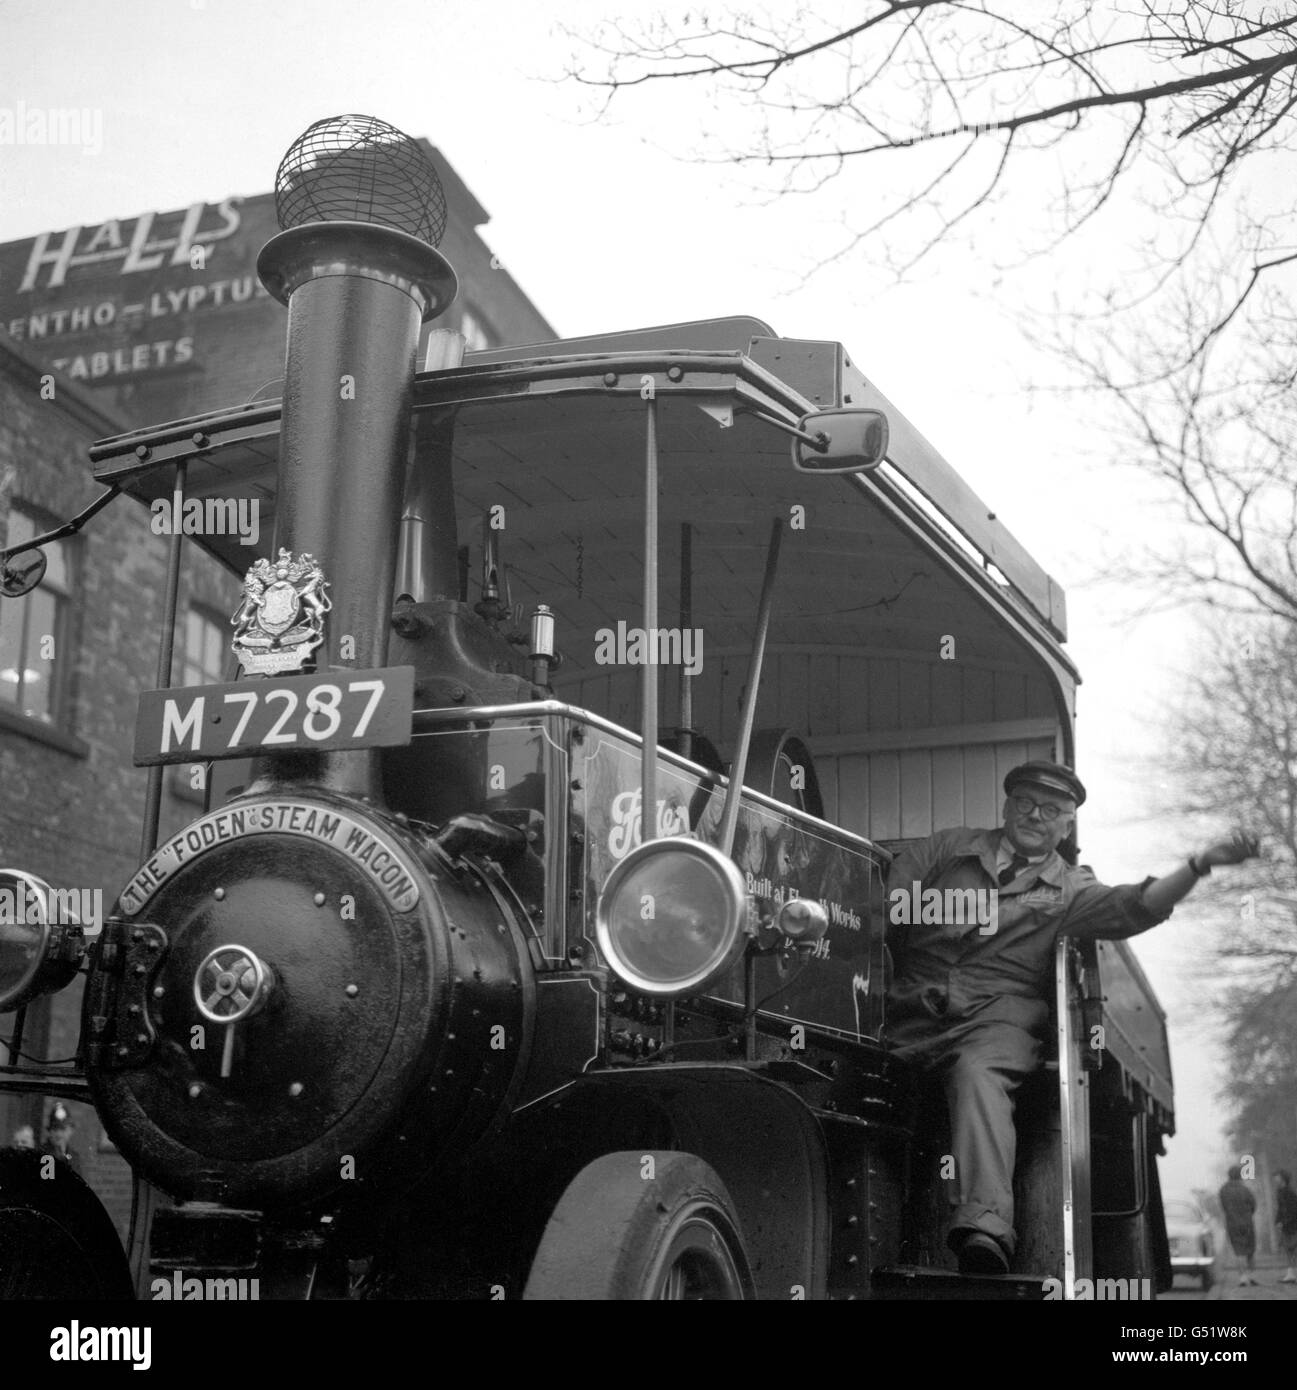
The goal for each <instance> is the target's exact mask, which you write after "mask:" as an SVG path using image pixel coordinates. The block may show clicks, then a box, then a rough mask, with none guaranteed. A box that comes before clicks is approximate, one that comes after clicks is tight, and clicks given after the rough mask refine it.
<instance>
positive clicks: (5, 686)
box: [0, 502, 72, 725]
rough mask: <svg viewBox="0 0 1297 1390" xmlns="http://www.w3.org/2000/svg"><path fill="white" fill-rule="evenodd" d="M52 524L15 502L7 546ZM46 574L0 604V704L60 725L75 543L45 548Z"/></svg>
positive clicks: (67, 667) (57, 543) (68, 664)
mask: <svg viewBox="0 0 1297 1390" xmlns="http://www.w3.org/2000/svg"><path fill="white" fill-rule="evenodd" d="M48 529H50V528H49V526H48V525H47V524H46V523H44V522H43V521H42V520H41V519H40V517H39V516H38V514H37V513H36V512H35V511H32V510H29V509H28V508H27V507H25V506H23V505H22V504H21V503H17V502H15V503H14V505H13V506H12V508H11V509H10V511H9V526H8V530H7V534H6V536H5V548H6V549H12V548H13V547H14V546H16V545H21V544H22V543H23V541H29V540H31V539H32V537H33V536H37V535H39V534H40V533H41V532H42V531H46V530H48ZM42 548H43V549H44V551H45V557H46V559H47V561H48V562H49V563H48V568H47V569H46V571H45V577H44V579H42V580H41V582H40V583H39V584H38V585H37V587H36V588H35V589H33V590H32V591H31V593H30V594H27V595H26V596H25V597H24V598H21V599H14V600H11V601H6V602H5V603H3V604H0V708H6V709H11V710H14V711H16V712H17V713H19V714H25V715H27V716H28V717H29V718H31V719H39V720H40V721H41V722H42V723H43V724H54V725H57V724H59V723H61V722H62V719H63V715H64V709H63V704H64V695H65V692H66V690H67V680H66V675H67V672H68V671H70V670H71V667H72V663H71V661H70V660H69V656H70V653H69V651H68V645H67V644H68V640H69V629H68V614H69V612H70V609H71V602H70V601H71V598H72V547H71V545H70V544H69V542H67V541H51V542H50V544H48V545H46V546H44V547H42Z"/></svg>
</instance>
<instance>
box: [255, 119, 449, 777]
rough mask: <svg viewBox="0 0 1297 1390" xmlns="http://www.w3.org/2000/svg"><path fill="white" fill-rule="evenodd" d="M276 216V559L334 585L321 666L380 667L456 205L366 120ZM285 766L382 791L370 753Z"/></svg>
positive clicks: (294, 177) (348, 130)
mask: <svg viewBox="0 0 1297 1390" xmlns="http://www.w3.org/2000/svg"><path fill="white" fill-rule="evenodd" d="M275 204H276V211H277V212H278V216H279V225H280V226H281V227H282V228H284V230H283V231H282V232H280V233H279V235H278V236H275V237H273V238H272V239H271V240H270V241H269V242H267V243H266V245H265V247H264V248H263V249H262V252H261V255H260V256H259V257H258V260H257V273H258V274H259V276H260V277H261V282H262V284H263V285H265V287H266V289H267V291H268V292H269V293H270V294H272V295H273V296H274V297H275V298H276V299H278V300H279V301H280V302H281V303H283V304H286V305H287V306H288V354H287V363H286V369H285V382H284V397H283V415H282V424H281V433H280V451H279V492H278V500H277V504H276V516H277V522H276V531H275V552H276V553H278V551H279V550H280V549H281V548H282V549H284V550H288V551H290V552H291V553H292V554H293V555H294V556H298V555H301V554H303V553H306V554H309V555H311V556H313V557H314V559H315V561H316V562H317V563H318V564H319V566H320V568H321V569H322V571H323V574H324V578H325V580H326V581H327V582H328V584H329V590H328V596H329V598H330V599H331V600H332V612H330V613H329V615H328V617H327V618H326V619H325V645H324V647H323V648H322V649H321V650H320V652H319V660H318V664H319V667H320V668H321V669H323V668H325V667H336V668H341V669H348V668H349V669H352V670H358V669H362V668H366V667H379V666H383V665H384V664H385V663H386V660H387V645H388V633H389V630H390V621H391V614H392V599H393V584H394V580H395V569H396V554H397V538H398V532H399V529H400V524H401V509H402V501H403V493H404V486H405V479H406V470H407V463H408V455H409V448H410V406H411V396H412V389H413V380H414V371H415V353H416V350H417V347H418V340H419V331H420V327H421V325H422V323H423V322H425V321H426V320H428V319H432V318H435V317H436V316H437V315H438V314H440V313H442V312H443V311H444V310H445V309H446V308H447V307H448V306H449V305H450V303H451V302H452V300H453V299H454V298H455V294H456V291H457V288H458V285H457V282H456V278H455V272H454V270H453V269H452V268H451V266H450V264H449V263H448V262H447V260H446V259H445V257H444V256H442V255H441V253H440V252H439V251H437V250H436V249H435V247H436V243H437V242H439V241H440V239H441V236H442V234H443V232H444V231H445V226H446V200H445V195H444V194H443V192H442V189H441V183H440V180H439V179H438V178H437V174H436V171H435V169H434V168H433V167H432V164H431V162H430V160H429V159H428V157H427V155H426V154H425V153H424V151H423V149H422V148H421V147H420V146H419V145H418V144H417V143H416V142H415V141H413V140H412V139H410V137H409V136H407V135H404V134H403V133H402V132H401V131H399V130H396V129H395V128H394V127H393V126H389V125H387V124H386V123H385V122H383V121H379V120H376V119H374V118H373V117H371V116H335V117H332V118H330V119H328V120H325V121H318V122H316V123H315V124H314V125H312V126H311V127H309V129H307V130H306V131H305V132H304V133H303V134H302V135H301V136H299V137H298V139H297V140H295V141H294V142H293V144H292V146H291V147H290V148H289V150H288V153H287V154H286V155H285V156H284V159H283V162H282V163H281V164H280V166H279V171H278V174H277V175H276V178H275ZM344 653H345V655H344ZM290 769H291V775H296V776H309V777H310V778H311V780H317V781H322V782H324V783H326V784H327V785H329V786H332V787H334V788H335V789H337V790H342V791H352V792H357V793H361V794H365V795H371V796H376V795H377V794H378V781H377V755H376V753H375V752H374V750H360V751H355V752H334V753H327V754H308V755H299V756H298V758H297V759H296V760H292V761H291V762H290V761H289V760H285V761H283V762H280V763H277V764H275V765H274V768H273V769H272V775H276V773H278V774H279V775H283V773H284V772H286V771H290Z"/></svg>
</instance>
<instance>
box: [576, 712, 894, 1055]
mask: <svg viewBox="0 0 1297 1390" xmlns="http://www.w3.org/2000/svg"><path fill="white" fill-rule="evenodd" d="M586 746H587V747H588V750H589V751H588V753H587V754H586V756H585V758H584V759H583V760H582V762H581V764H580V765H579V766H576V765H574V767H573V774H574V779H575V780H576V781H577V782H579V784H580V787H581V791H580V793H579V794H578V796H577V798H576V801H577V804H578V805H579V806H580V807H581V808H582V812H583V815H584V820H585V825H584V835H585V840H584V843H585V880H586V903H587V906H588V910H589V912H590V913H591V917H592V919H593V913H594V907H595V903H596V902H597V899H598V893H599V890H600V889H601V888H602V887H603V885H604V882H605V881H606V880H607V877H608V875H609V873H611V871H612V869H613V867H614V865H615V864H616V863H617V862H618V861H619V860H620V859H622V858H624V857H625V855H626V854H628V853H629V852H630V850H631V849H633V848H634V847H635V846H636V845H637V844H639V843H640V838H641V835H642V824H643V817H642V808H641V806H640V786H639V782H640V754H639V749H638V748H637V747H635V746H633V745H632V744H630V743H629V742H627V743H625V744H623V743H620V742H618V741H616V740H614V739H613V738H612V737H611V736H609V735H606V734H599V735H597V736H595V737H593V738H592V739H591V740H590V743H589V744H588V745H586ZM657 775H658V804H657V814H656V824H657V831H658V834H659V835H687V836H691V837H694V838H697V839H700V840H704V841H706V842H707V843H708V844H715V843H716V841H717V838H718V834H719V830H720V819H721V809H722V803H723V800H724V797H723V795H722V793H721V792H720V790H719V789H718V788H717V786H716V783H715V781H714V780H712V779H707V780H704V779H700V778H699V777H697V776H695V775H693V774H691V773H686V772H683V771H681V770H679V769H677V768H675V767H672V766H670V765H669V764H666V763H659V764H658V774H657ZM733 858H734V861H735V863H736V864H737V865H738V867H739V870H740V871H741V872H742V874H743V878H744V882H745V883H746V885H747V889H748V892H749V894H750V895H751V896H752V898H753V899H754V900H755V901H756V905H757V910H758V912H759V913H760V915H761V918H762V919H763V921H769V920H770V919H771V918H772V917H773V915H774V913H775V912H776V911H777V910H778V908H779V906H780V905H781V904H782V903H785V902H788V901H789V900H790V899H792V898H815V899H817V900H818V901H819V902H821V903H822V904H823V905H824V909H825V911H826V912H827V913H828V915H829V930H828V934H827V935H826V936H825V938H824V940H823V941H821V942H819V943H818V946H817V948H816V950H815V953H814V954H813V955H812V956H811V957H810V959H809V960H807V961H806V962H805V963H804V964H803V963H801V962H798V961H795V960H794V961H792V962H786V961H783V960H781V959H780V958H779V957H777V956H771V957H766V958H764V959H762V960H761V961H760V962H759V964H758V967H757V995H758V998H765V997H766V996H770V1000H769V1003H768V1004H766V1005H765V1006H764V1009H763V1012H766V1013H772V1014H777V1015H779V1016H781V1017H783V1018H785V1019H786V1020H787V1021H788V1022H789V1023H790V1024H792V1023H799V1022H800V1023H813V1024H815V1025H816V1026H818V1027H820V1028H830V1029H833V1030H835V1031H837V1032H840V1033H843V1034H845V1035H846V1036H848V1037H852V1038H876V1037H877V1036H878V1034H879V1031H880V1029H881V1025H882V1007H881V1005H882V989H883V970H882V965H883V925H884V923H883V916H884V914H883V882H882V868H881V862H880V861H881V856H880V858H878V859H875V858H874V857H872V856H870V855H868V854H866V853H863V852H862V851H861V850H860V849H859V848H857V846H856V845H855V844H854V843H853V842H850V841H848V840H847V838H846V837H845V836H842V837H837V836H834V835H833V833H832V831H831V830H830V829H829V828H828V827H825V828H824V830H823V831H820V830H819V829H817V828H813V827H812V826H811V825H810V824H808V823H807V822H805V821H802V820H800V819H799V818H797V817H796V816H795V815H793V814H791V813H790V814H788V815H782V814H780V813H779V812H777V811H774V810H771V809H769V808H767V807H765V806H762V805H758V804H757V803H755V802H750V801H747V800H746V799H745V800H744V802H743V803H742V805H741V809H740V811H739V819H738V828H737V832H736V834H735V839H734V853H733ZM589 930H590V936H591V937H592V938H593V936H594V926H593V920H592V921H591V923H590V929H589ZM742 969H743V967H742V966H741V965H740V966H739V967H738V968H737V969H736V970H735V971H733V972H731V974H730V976H728V977H727V978H726V979H725V980H723V981H722V983H721V985H720V986H719V987H717V988H716V989H714V990H712V991H710V992H711V993H713V994H715V995H716V996H717V997H718V998H721V999H726V1000H729V1001H731V1002H734V1003H740V1002H741V1001H742V998H743V992H742V990H743V984H742Z"/></svg>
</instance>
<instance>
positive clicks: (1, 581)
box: [0, 550, 49, 598]
mask: <svg viewBox="0 0 1297 1390" xmlns="http://www.w3.org/2000/svg"><path fill="white" fill-rule="evenodd" d="M48 564H49V561H48V560H47V559H46V558H45V552H44V551H43V550H20V551H19V552H18V554H17V555H11V556H10V557H9V559H7V560H6V561H4V563H3V564H0V594H3V595H4V597H5V598H22V596H23V595H24V594H30V593H31V591H32V590H33V589H34V588H35V587H36V586H37V585H38V584H39V583H40V582H41V580H42V579H44V578H45V567H46V565H48Z"/></svg>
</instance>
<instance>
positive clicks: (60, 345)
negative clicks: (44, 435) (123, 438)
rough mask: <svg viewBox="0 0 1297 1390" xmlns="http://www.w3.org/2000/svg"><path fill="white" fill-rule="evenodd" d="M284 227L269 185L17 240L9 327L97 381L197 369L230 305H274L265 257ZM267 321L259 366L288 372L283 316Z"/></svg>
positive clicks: (72, 371) (5, 312)
mask: <svg viewBox="0 0 1297 1390" xmlns="http://www.w3.org/2000/svg"><path fill="white" fill-rule="evenodd" d="M277 230H278V224H277V222H276V218H275V211H274V197H273V195H271V194H264V195H262V196H259V197H255V198H223V199H221V200H220V201H219V202H216V203H192V204H191V205H190V206H189V207H187V208H177V209H174V210H173V211H170V212H145V213H141V214H139V215H138V216H136V217H128V218H109V219H108V220H106V221H104V222H99V223H95V224H86V225H82V226H77V227H68V228H65V229H63V230H60V231H48V232H41V233H40V234H39V235H38V236H35V237H29V238H27V239H26V240H23V241H15V242H9V243H7V244H5V245H3V246H0V329H2V330H3V331H4V332H5V333H7V334H8V336H9V337H10V338H12V339H14V340H15V341H16V342H19V343H22V344H24V345H25V346H26V347H27V348H28V349H29V350H30V351H32V352H34V353H35V354H36V355H37V356H38V357H40V358H42V359H43V360H44V361H45V362H47V363H48V364H49V366H51V367H52V368H54V369H55V370H56V371H59V372H62V373H64V374H65V375H67V376H69V377H71V378H72V379H73V380H74V381H80V382H83V383H85V384H87V385H90V386H113V385H117V384H121V383H124V382H129V381H131V380H134V379H139V378H141V377H150V376H156V375H171V374H173V373H175V372H177V371H180V372H182V373H183V372H185V371H189V372H192V371H193V370H194V369H195V368H196V367H199V366H201V365H202V362H203V360H204V358H205V356H206V355H208V350H209V349H212V348H214V347H215V346H216V345H217V344H218V342H219V340H220V336H221V333H222V330H223V328H224V326H226V325H229V324H230V323H231V320H230V319H229V318H227V317H226V316H227V315H228V314H230V312H231V311H234V312H235V314H236V316H237V318H238V320H239V322H240V324H242V323H243V321H244V313H243V310H244V308H245V306H248V305H251V304H253V303H255V302H257V301H266V308H267V310H269V307H270V304H271V301H270V299H269V296H268V295H267V294H266V291H265V290H264V289H263V288H262V285H261V283H260V281H259V280H258V279H257V275H256V258H257V253H258V252H259V251H260V249H261V247H262V245H263V244H264V243H265V242H266V240H268V239H269V237H271V236H272V235H274V233H275V232H276V231H277ZM261 328H262V326H261V325H260V324H258V325H257V328H256V330H255V331H254V333H253V334H252V335H251V337H250V338H247V339H246V341H247V342H248V347H249V350H250V353H251V355H253V356H255V355H256V354H257V350H258V342H259V341H260V339H261V338H264V339H265V353H266V361H265V364H264V369H263V368H262V365H261V364H258V367H257V368H256V370H255V372H254V374H256V375H258V377H259V379H265V378H268V377H273V376H276V375H278V373H279V367H280V363H281V361H282V353H283V348H282V325H281V324H280V321H279V318H278V317H276V316H275V315H273V314H271V313H269V312H267V314H266V331H264V332H262V331H261ZM222 394H224V393H222ZM220 403H221V404H225V403H226V402H225V400H224V399H223V398H222V400H221V402H220ZM186 404H191V403H189V402H186Z"/></svg>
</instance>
